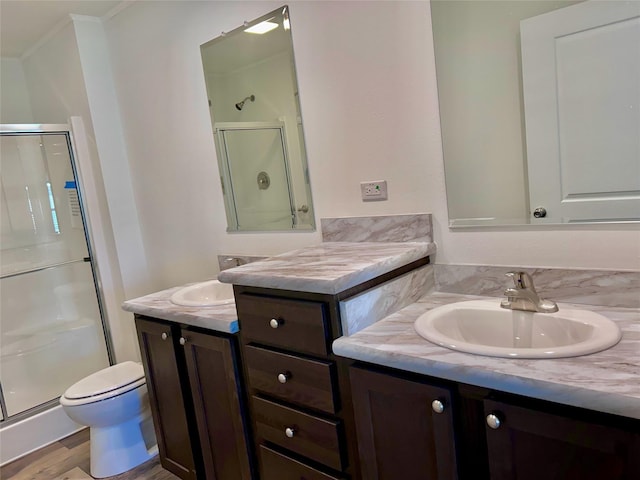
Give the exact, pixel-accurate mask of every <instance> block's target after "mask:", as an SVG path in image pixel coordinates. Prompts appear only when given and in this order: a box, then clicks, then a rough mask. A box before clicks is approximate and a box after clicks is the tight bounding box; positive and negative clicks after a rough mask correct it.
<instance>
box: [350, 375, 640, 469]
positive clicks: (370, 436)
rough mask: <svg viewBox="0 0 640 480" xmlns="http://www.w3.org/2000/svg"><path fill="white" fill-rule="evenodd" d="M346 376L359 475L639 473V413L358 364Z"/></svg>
mask: <svg viewBox="0 0 640 480" xmlns="http://www.w3.org/2000/svg"><path fill="white" fill-rule="evenodd" d="M350 376H351V383H352V398H353V403H354V411H355V419H356V429H357V433H358V435H357V436H358V448H359V453H360V455H359V458H360V463H361V470H362V477H363V479H364V478H366V479H367V480H378V479H399V478H402V479H403V480H406V479H425V480H430V479H445V478H446V479H451V478H459V479H464V480H483V479H487V480H541V479H544V480H574V479H575V480H605V479H606V480H631V479H638V478H640V421H638V420H634V419H629V418H622V417H618V416H615V415H607V414H603V413H599V412H592V411H588V410H584V409H580V408H573V407H568V406H565V405H558V404H555V403H551V402H545V401H541V400H533V399H530V398H528V397H520V396H517V395H511V394H506V393H503V392H498V391H492V390H487V389H480V388H477V387H472V386H470V385H463V384H458V383H455V382H446V381H444V380H438V379H434V378H430V377H426V376H420V375H414V374H409V373H406V372H400V371H397V370H392V369H382V368H380V367H377V366H369V365H364V364H357V365H354V366H352V367H351V368H350ZM434 382H435V383H438V385H437V386H436V385H432V383H434ZM434 399H436V400H437V401H439V402H441V404H442V407H443V409H442V413H439V414H438V413H436V412H435V410H434V409H433V407H435V409H436V410H441V407H440V404H435V405H433V403H432V402H433V400H434Z"/></svg>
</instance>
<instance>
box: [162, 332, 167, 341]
mask: <svg viewBox="0 0 640 480" xmlns="http://www.w3.org/2000/svg"><path fill="white" fill-rule="evenodd" d="M160 338H162V339H163V340H166V339H167V338H169V335H167V332H162V335H160Z"/></svg>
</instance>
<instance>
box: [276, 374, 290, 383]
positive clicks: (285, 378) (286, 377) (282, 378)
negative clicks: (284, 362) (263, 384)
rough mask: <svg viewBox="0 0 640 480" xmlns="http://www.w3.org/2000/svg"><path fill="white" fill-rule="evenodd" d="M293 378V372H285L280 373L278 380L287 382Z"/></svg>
mask: <svg viewBox="0 0 640 480" xmlns="http://www.w3.org/2000/svg"><path fill="white" fill-rule="evenodd" d="M290 378H291V372H284V373H279V374H278V381H279V382H280V383H287V381H288V380H289V379H290Z"/></svg>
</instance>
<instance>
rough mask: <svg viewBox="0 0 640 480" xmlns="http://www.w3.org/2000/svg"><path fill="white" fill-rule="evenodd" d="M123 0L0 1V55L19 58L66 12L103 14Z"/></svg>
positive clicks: (67, 15) (64, 18)
mask: <svg viewBox="0 0 640 480" xmlns="http://www.w3.org/2000/svg"><path fill="white" fill-rule="evenodd" d="M121 3H123V2H122V0H0V56H2V57H20V56H22V55H23V54H24V53H25V52H26V51H28V50H29V49H30V48H31V47H33V46H34V45H35V44H36V43H37V42H38V41H39V40H40V39H42V38H43V37H44V36H45V35H47V34H48V33H49V32H51V31H52V30H53V29H54V28H55V27H57V26H58V25H60V24H62V23H63V22H64V21H66V20H68V18H69V14H72V13H75V14H77V15H89V16H94V17H102V16H103V15H106V14H107V13H108V12H110V11H111V10H113V9H114V8H115V7H117V6H118V5H119V4H121Z"/></svg>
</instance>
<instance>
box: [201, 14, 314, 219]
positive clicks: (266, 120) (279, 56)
mask: <svg viewBox="0 0 640 480" xmlns="http://www.w3.org/2000/svg"><path fill="white" fill-rule="evenodd" d="M200 51H201V54H202V63H203V67H204V74H205V81H206V86H207V95H208V98H209V111H210V114H211V125H212V127H213V136H214V140H215V144H216V153H217V157H218V167H219V171H220V181H221V182H222V190H223V195H224V204H225V211H226V214H227V230H228V231H282V230H294V231H295V230H299V231H309V230H313V229H314V228H315V221H314V212H313V203H312V201H311V188H310V183H309V172H308V167H307V156H306V151H305V143H304V134H303V128H302V116H301V113H300V102H299V100H298V82H297V80H296V72H295V62H294V56H293V43H292V40H291V23H290V21H289V10H288V8H287V7H286V6H285V7H282V8H279V9H278V10H275V11H273V12H271V13H268V14H266V15H264V16H262V17H260V18H258V19H256V20H254V21H252V22H245V24H244V25H242V26H241V27H239V28H236V29H235V30H233V31H231V32H228V33H223V34H222V35H221V36H220V37H218V38H215V39H213V40H211V41H210V42H207V43H205V44H204V45H202V46H201V47H200Z"/></svg>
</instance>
